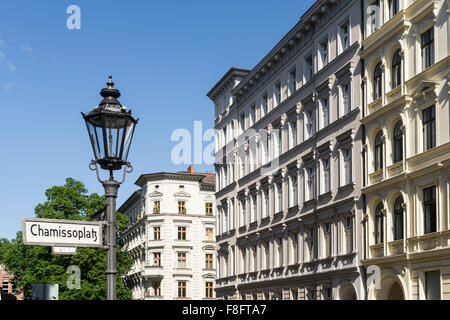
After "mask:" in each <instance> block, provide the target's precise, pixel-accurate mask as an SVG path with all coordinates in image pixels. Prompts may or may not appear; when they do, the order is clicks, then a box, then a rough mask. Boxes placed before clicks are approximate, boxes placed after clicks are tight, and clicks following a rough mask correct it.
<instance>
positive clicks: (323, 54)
mask: <svg viewBox="0 0 450 320" xmlns="http://www.w3.org/2000/svg"><path fill="white" fill-rule="evenodd" d="M319 57H320V66H321V68H323V67H325V66H326V65H327V64H328V38H327V39H325V40H323V41H322V42H321V43H320V44H319Z"/></svg>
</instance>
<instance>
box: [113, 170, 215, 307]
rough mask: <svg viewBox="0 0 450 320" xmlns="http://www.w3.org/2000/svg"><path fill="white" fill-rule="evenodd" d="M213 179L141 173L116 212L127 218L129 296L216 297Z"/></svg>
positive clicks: (203, 175) (124, 238)
mask: <svg viewBox="0 0 450 320" xmlns="http://www.w3.org/2000/svg"><path fill="white" fill-rule="evenodd" d="M214 184H215V177H214V174H213V173H211V172H206V173H197V172H194V167H193V166H190V167H189V168H188V171H184V172H176V173H169V172H160V173H151V174H143V175H141V176H140V177H139V178H138V180H137V181H136V185H138V186H139V187H140V190H138V191H136V192H134V193H133V194H132V195H131V196H130V198H128V199H127V201H125V203H124V204H123V205H122V206H121V207H120V209H119V210H118V211H119V212H122V213H123V214H125V215H126V216H127V217H128V218H129V226H128V228H127V229H126V230H125V232H124V233H123V236H122V241H123V243H124V245H125V246H126V247H127V249H128V250H129V252H130V253H131V255H132V257H133V259H134V265H133V267H132V270H131V271H130V272H129V273H128V274H127V276H126V277H124V281H125V283H126V285H127V286H129V287H130V288H131V290H132V294H133V299H140V300H158V299H164V300H173V299H182V300H184V299H195V300H202V299H214V298H215V293H214V287H215V278H216V270H215V268H216V266H215V249H216V248H215V239H214V236H215V232H216V231H215V221H216V218H215V215H214V211H215V198H214V189H215V186H214Z"/></svg>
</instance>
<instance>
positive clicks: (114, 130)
mask: <svg viewBox="0 0 450 320" xmlns="http://www.w3.org/2000/svg"><path fill="white" fill-rule="evenodd" d="M122 122H123V121H122ZM118 123H120V121H117V117H114V116H107V117H106V138H107V147H108V157H111V158H119V152H120V144H121V134H120V132H121V131H123V130H122V128H120V127H118V126H117V124H118Z"/></svg>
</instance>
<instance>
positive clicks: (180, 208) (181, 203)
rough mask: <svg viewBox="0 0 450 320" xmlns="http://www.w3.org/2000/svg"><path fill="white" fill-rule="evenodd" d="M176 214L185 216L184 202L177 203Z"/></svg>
mask: <svg viewBox="0 0 450 320" xmlns="http://www.w3.org/2000/svg"><path fill="white" fill-rule="evenodd" d="M178 213H179V214H186V201H178Z"/></svg>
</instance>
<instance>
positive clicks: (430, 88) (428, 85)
mask: <svg viewBox="0 0 450 320" xmlns="http://www.w3.org/2000/svg"><path fill="white" fill-rule="evenodd" d="M438 88H439V82H437V81H422V82H421V83H420V84H419V86H418V87H417V89H416V90H415V91H414V92H413V94H412V97H413V98H414V100H416V101H419V100H421V101H422V102H424V101H427V100H435V99H437V97H438Z"/></svg>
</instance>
